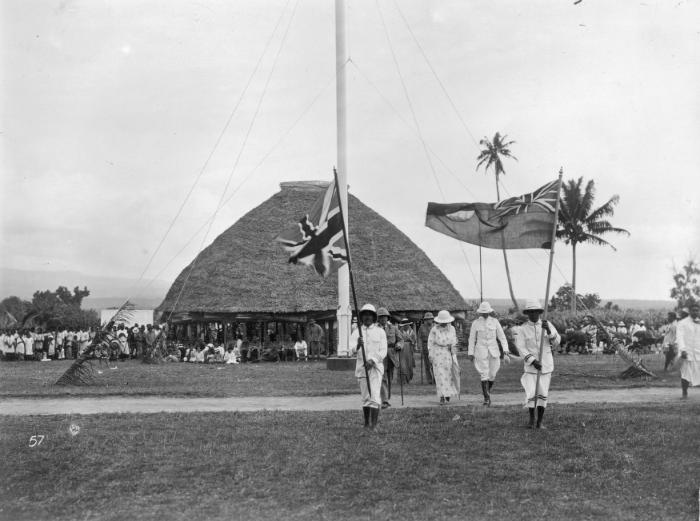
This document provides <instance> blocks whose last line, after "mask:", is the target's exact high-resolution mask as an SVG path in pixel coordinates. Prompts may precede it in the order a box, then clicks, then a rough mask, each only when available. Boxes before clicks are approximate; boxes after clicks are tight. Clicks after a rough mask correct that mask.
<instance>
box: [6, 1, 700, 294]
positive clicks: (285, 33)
mask: <svg viewBox="0 0 700 521" xmlns="http://www.w3.org/2000/svg"><path fill="white" fill-rule="evenodd" d="M349 4H350V5H349V6H348V8H347V14H346V21H347V45H348V51H349V57H350V60H349V61H348V62H347V63H346V65H345V72H346V75H347V97H348V104H347V112H348V149H347V154H348V180H349V184H350V192H351V193H352V194H354V195H355V196H357V197H358V198H359V199H360V200H362V201H363V202H364V203H365V204H367V205H368V206H370V207H371V208H373V209H375V210H376V211H378V212H379V213H380V214H381V215H383V216H384V217H385V218H387V219H388V220H390V221H391V222H392V223H394V224H395V225H396V226H397V227H398V228H399V229H400V230H401V231H402V232H404V233H405V234H407V235H408V236H409V237H410V238H411V239H412V240H413V241H414V242H415V243H416V244H417V245H418V246H419V247H420V248H422V249H423V250H424V251H425V252H426V253H427V254H428V256H429V257H430V258H431V259H432V260H433V262H434V263H435V264H436V265H437V266H438V267H439V268H440V269H442V271H443V272H444V273H445V274H446V275H447V276H448V278H449V279H450V280H451V281H452V282H453V284H454V285H455V287H456V288H457V289H458V290H459V291H460V292H461V293H462V294H463V295H464V296H465V297H466V298H468V299H474V298H478V295H479V282H478V277H479V251H478V248H477V247H476V246H473V245H469V244H464V243H459V242H458V241H455V240H454V239H451V238H449V237H446V236H442V235H439V234H437V233H435V232H434V231H432V230H429V229H427V228H425V226H424V221H425V209H426V205H427V202H428V201H435V202H476V201H479V202H493V201H495V198H496V193H495V192H496V187H495V180H494V176H493V174H492V172H491V171H489V172H488V173H485V172H484V171H483V170H479V171H477V170H476V157H477V155H478V153H479V150H480V147H479V144H478V142H479V140H480V139H481V138H483V137H484V136H488V137H492V136H493V134H494V133H495V132H500V133H501V134H506V135H507V136H508V138H510V139H512V140H514V141H515V143H514V144H513V145H512V147H511V151H512V153H513V154H514V155H515V156H516V157H517V161H507V162H506V163H505V169H506V175H505V176H504V177H503V178H502V184H501V191H502V193H503V194H505V195H518V194H522V193H526V192H529V191H532V190H533V189H535V188H537V187H539V186H540V185H542V184H544V183H545V182H547V181H549V180H552V179H555V178H556V176H557V173H558V171H559V169H560V168H563V171H564V179H565V180H567V179H573V178H578V177H581V176H582V177H584V179H585V180H589V179H593V180H594V181H595V185H596V201H597V203H598V204H602V203H604V202H605V201H607V200H608V199H609V198H610V197H612V196H613V195H615V194H617V195H619V196H620V202H619V204H618V206H617V207H616V211H615V215H614V217H613V218H612V222H613V224H614V225H616V226H619V227H621V228H625V229H627V230H629V232H630V234H631V235H630V237H624V236H610V237H608V239H609V240H610V241H611V242H612V243H613V244H614V245H615V247H616V250H613V249H612V248H607V247H599V246H591V245H582V246H580V247H579V248H578V249H577V290H578V291H579V292H580V293H598V294H600V295H601V297H603V298H604V299H605V298H633V299H663V298H668V297H669V288H670V287H671V285H672V274H673V268H674V266H676V267H678V266H681V265H682V264H683V263H684V262H685V261H686V260H687V259H688V258H689V257H690V256H691V255H695V256H698V255H699V254H700V234H699V233H698V231H699V230H698V222H700V219H699V217H700V201H699V200H700V180H699V179H700V178H699V177H698V173H700V155H699V154H698V153H697V143H698V142H699V141H700V96H698V95H697V92H698V91H699V90H700V29H699V28H698V25H697V20H698V19H700V5H698V4H697V3H693V2H690V1H687V0H681V1H678V2H677V1H675V0H674V1H668V0H664V1H653V0H646V1H643V2H640V1H634V2H632V1H627V0H620V1H617V2H600V1H597V2H596V1H592V0H583V1H581V2H580V3H578V4H574V3H573V2H572V1H557V2H552V1H551V0H549V1H544V0H540V1H532V2H521V1H517V0H504V1H496V2H494V1H492V0H489V1H486V0H483V1H480V0H477V1H470V2H464V1H462V0H458V1H447V0H443V1H427V0H401V1H400V2H396V1H394V0H378V1H375V2H372V1H353V2H349ZM0 15H1V16H0V23H1V24H2V30H1V31H0V32H1V36H0V38H2V47H1V49H0V60H1V62H0V85H1V88H0V107H1V108H0V132H1V133H0V145H1V146H0V169H1V170H0V172H1V177H0V183H1V185H0V190H1V192H0V216H1V227H0V252H1V253H0V265H1V267H4V268H17V269H23V270H33V271H52V270H53V271H61V270H70V271H80V272H83V273H86V274H92V275H103V276H109V277H124V278H133V279H139V278H142V282H141V283H140V287H139V288H141V289H142V287H143V286H147V285H148V281H149V280H151V279H153V278H157V279H164V280H172V279H174V278H175V277H176V276H177V274H178V273H179V272H180V271H181V270H182V269H183V268H184V267H185V266H186V265H187V264H188V263H189V262H190V261H191V260H192V259H193V258H194V256H195V255H196V254H197V252H198V251H199V250H200V249H201V248H202V247H204V246H206V245H208V244H209V243H211V241H212V240H213V239H214V238H215V237H216V236H217V235H219V234H220V233H222V232H223V231H224V230H226V229H227V228H228V227H229V226H231V225H232V224H233V223H234V222H235V221H236V220H237V219H238V218H240V217H241V216H242V215H244V214H245V213H246V212H248V211H249V210H251V209H252V208H254V207H256V206H257V205H259V204H260V203H262V202H263V201H264V200H266V199H267V198H269V197H270V196H271V195H272V194H274V193H275V192H277V191H278V190H279V183H280V182H282V181H292V180H316V179H321V180H330V179H331V175H332V168H333V166H334V165H335V164H336V162H337V159H336V106H335V105H336V100H335V21H334V20H335V18H334V5H333V2H330V1H329V0H279V1H277V0H275V1H273V0H270V1H264V2H263V1H259V0H254V1H253V0H250V1H245V0H238V1H236V2H227V1H206V2H204V1H199V2H195V1H184V0H162V1H155V0H146V1H142V0H139V1H135V0H120V1H119V2H105V1H99V0H89V1H88V0H76V1H71V0H59V1H51V0H42V1H39V0H5V1H3V2H2V3H1V4H0ZM181 207H182V210H181V211H179V210H180V208H181ZM176 216H177V218H176ZM212 218H213V221H212ZM350 219H352V216H351V217H350ZM161 243H162V244H161ZM154 253H155V255H154ZM396 253H397V255H401V253H402V252H396ZM361 254H362V252H354V251H353V256H358V255H361ZM482 256H483V261H482V266H483V280H484V281H483V293H484V295H485V296H491V297H507V296H508V286H507V282H506V278H505V270H504V267H503V258H502V253H501V252H500V251H499V250H486V249H484V250H483V251H482ZM554 260H555V263H554V270H553V275H552V287H553V289H556V288H557V287H559V286H560V285H562V284H563V283H565V282H568V281H570V280H571V277H572V273H571V270H572V255H571V248H570V247H569V246H566V245H565V244H563V243H557V245H556V251H555V257H554ZM509 261H510V265H511V271H512V276H513V285H514V291H515V294H516V296H517V297H518V298H522V299H524V298H529V297H539V298H542V297H543V296H544V292H545V282H546V276H547V253H546V252H544V251H541V250H522V251H510V252H509ZM139 288H136V289H135V291H137V292H138V291H140V290H141V289H139ZM132 291H134V290H133V289H132Z"/></svg>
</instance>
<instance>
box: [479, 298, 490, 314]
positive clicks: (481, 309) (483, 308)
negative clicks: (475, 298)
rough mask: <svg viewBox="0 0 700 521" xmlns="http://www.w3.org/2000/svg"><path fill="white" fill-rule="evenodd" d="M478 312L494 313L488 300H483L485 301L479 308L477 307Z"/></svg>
mask: <svg viewBox="0 0 700 521" xmlns="http://www.w3.org/2000/svg"><path fill="white" fill-rule="evenodd" d="M476 312H477V313H478V314H481V313H493V308H492V307H491V304H489V303H488V302H486V301H483V302H482V303H481V304H480V305H479V309H477V310H476Z"/></svg>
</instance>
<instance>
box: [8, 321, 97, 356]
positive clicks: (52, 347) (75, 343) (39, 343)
mask: <svg viewBox="0 0 700 521" xmlns="http://www.w3.org/2000/svg"><path fill="white" fill-rule="evenodd" d="M94 337H95V330H94V329H93V328H92V327H88V328H84V329H76V330H72V329H70V330H69V329H67V328H62V329H60V330H58V331H52V332H49V331H42V330H41V329H40V328H24V329H6V330H3V331H0V350H1V351H2V358H3V359H4V360H28V361H49V360H64V359H75V358H77V357H78V355H79V354H80V353H81V352H82V351H84V350H85V348H87V346H88V345H89V344H90V342H91V341H92V339H93V338H94Z"/></svg>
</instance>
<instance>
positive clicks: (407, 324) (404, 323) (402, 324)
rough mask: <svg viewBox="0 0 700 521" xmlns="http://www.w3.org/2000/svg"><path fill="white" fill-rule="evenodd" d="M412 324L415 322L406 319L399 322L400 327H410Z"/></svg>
mask: <svg viewBox="0 0 700 521" xmlns="http://www.w3.org/2000/svg"><path fill="white" fill-rule="evenodd" d="M411 324H413V322H411V321H410V320H408V319H407V318H406V317H403V318H402V319H401V320H399V325H400V326H410V325H411Z"/></svg>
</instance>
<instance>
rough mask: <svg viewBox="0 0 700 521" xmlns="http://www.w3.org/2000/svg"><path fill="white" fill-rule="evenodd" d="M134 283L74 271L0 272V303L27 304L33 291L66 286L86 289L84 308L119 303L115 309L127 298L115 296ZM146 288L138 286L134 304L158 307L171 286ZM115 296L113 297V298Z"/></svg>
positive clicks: (166, 283) (158, 284)
mask: <svg viewBox="0 0 700 521" xmlns="http://www.w3.org/2000/svg"><path fill="white" fill-rule="evenodd" d="M136 282H137V281H136V280H135V279H128V278H120V277H110V276H101V275H90V274H86V273H80V272H78V271H33V270H19V269H13V268H0V300H2V299H4V298H6V297H10V296H17V297H20V298H22V299H26V300H31V299H32V295H34V292H36V291H44V290H51V291H54V290H55V289H56V288H58V287H59V286H66V287H67V288H68V289H70V290H72V289H73V288H74V287H75V286H79V287H81V288H82V287H84V286H87V288H88V289H89V290H90V296H89V297H86V298H85V301H84V304H90V303H91V302H95V301H101V300H103V299H107V300H109V301H112V300H120V299H121V302H119V303H118V304H116V305H117V306H119V305H121V304H123V303H124V300H126V298H127V296H123V297H120V296H119V295H122V294H123V293H124V292H125V291H130V289H131V288H134V287H136ZM146 284H148V281H141V283H140V284H139V286H140V287H141V288H143V289H141V293H140V295H139V298H137V299H136V300H137V301H138V302H142V301H143V302H148V303H150V302H151V301H154V300H157V301H158V303H157V304H160V303H161V301H162V300H163V297H165V293H166V292H167V291H168V288H170V284H171V283H170V282H169V281H165V280H155V281H153V282H152V283H151V284H150V286H149V287H148V288H144V287H145V286H146ZM115 295H117V296H116V297H115ZM157 304H156V305H157ZM83 307H85V306H83ZM88 307H94V305H93V304H91V305H90V306H88Z"/></svg>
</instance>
